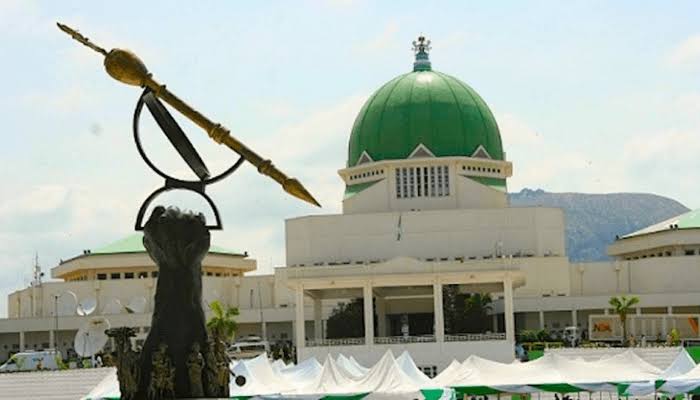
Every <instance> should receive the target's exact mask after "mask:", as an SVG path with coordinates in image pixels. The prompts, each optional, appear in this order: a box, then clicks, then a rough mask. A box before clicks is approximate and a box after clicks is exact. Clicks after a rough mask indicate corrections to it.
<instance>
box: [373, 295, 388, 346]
mask: <svg viewBox="0 0 700 400" xmlns="http://www.w3.org/2000/svg"><path fill="white" fill-rule="evenodd" d="M374 301H375V302H376V305H377V336H379V337H384V336H386V335H387V333H386V299H385V298H383V297H379V296H377V297H376V299H375V300H374Z"/></svg>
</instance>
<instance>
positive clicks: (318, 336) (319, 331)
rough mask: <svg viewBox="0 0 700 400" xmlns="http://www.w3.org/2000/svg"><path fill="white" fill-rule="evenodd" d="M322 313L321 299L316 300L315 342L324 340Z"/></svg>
mask: <svg viewBox="0 0 700 400" xmlns="http://www.w3.org/2000/svg"><path fill="white" fill-rule="evenodd" d="M322 312H323V308H322V304H321V299H314V340H316V341H320V340H322V339H323V325H322V324H323V321H322Z"/></svg>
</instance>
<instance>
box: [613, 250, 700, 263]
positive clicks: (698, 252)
mask: <svg viewBox="0 0 700 400" xmlns="http://www.w3.org/2000/svg"><path fill="white" fill-rule="evenodd" d="M672 255H673V253H671V251H668V250H667V251H660V252H658V253H649V254H643V255H641V256H634V257H625V260H627V261H629V260H639V259H640V258H653V257H671V256H672ZM683 255H686V256H695V255H700V250H695V249H686V250H684V251H683Z"/></svg>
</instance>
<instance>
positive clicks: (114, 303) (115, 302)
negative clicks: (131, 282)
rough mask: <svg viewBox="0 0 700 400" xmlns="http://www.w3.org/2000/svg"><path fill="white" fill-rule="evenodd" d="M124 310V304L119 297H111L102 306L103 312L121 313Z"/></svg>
mask: <svg viewBox="0 0 700 400" xmlns="http://www.w3.org/2000/svg"><path fill="white" fill-rule="evenodd" d="M123 310H124V306H123V305H122V302H121V301H119V299H115V298H111V299H109V301H107V304H105V306H104V307H103V308H102V314H106V315H108V314H121V313H122V311H123Z"/></svg>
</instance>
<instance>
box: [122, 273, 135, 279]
mask: <svg viewBox="0 0 700 400" xmlns="http://www.w3.org/2000/svg"><path fill="white" fill-rule="evenodd" d="M124 279H134V273H133V272H125V273H124Z"/></svg>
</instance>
